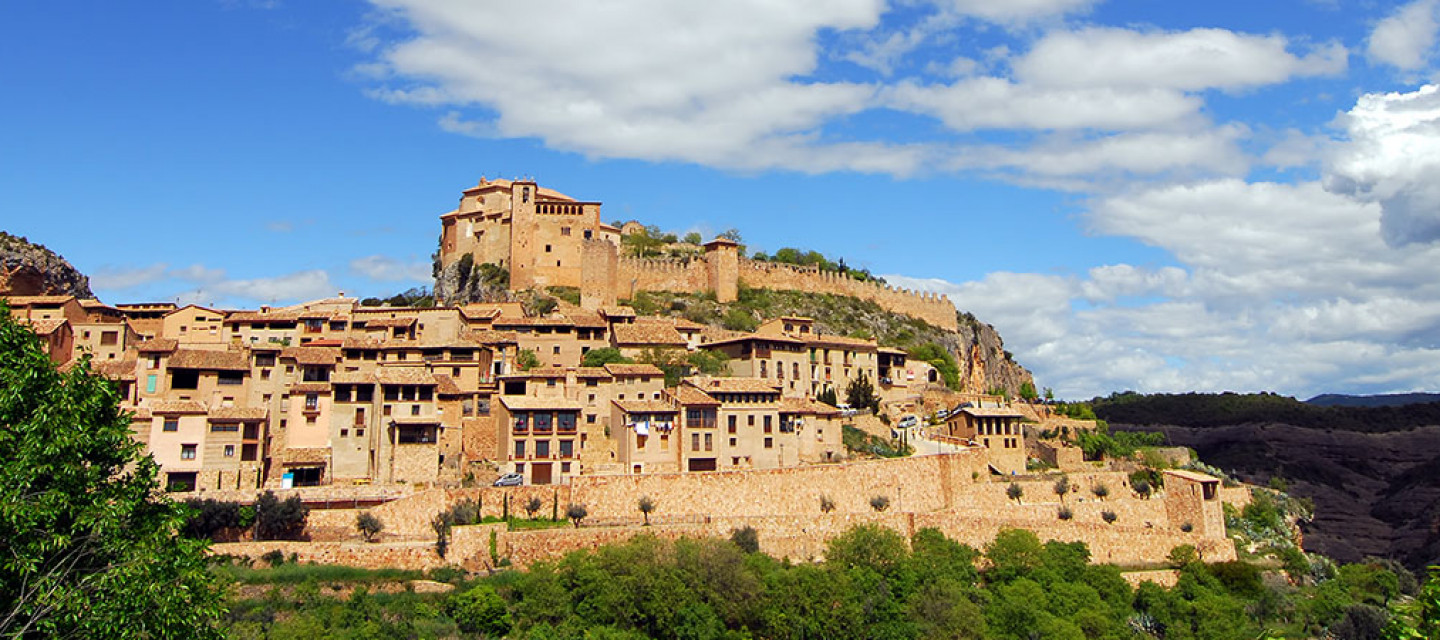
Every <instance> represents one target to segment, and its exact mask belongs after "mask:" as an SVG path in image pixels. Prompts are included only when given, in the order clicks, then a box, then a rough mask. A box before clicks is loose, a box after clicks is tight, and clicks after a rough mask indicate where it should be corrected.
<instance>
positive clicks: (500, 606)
mask: <svg viewBox="0 0 1440 640" xmlns="http://www.w3.org/2000/svg"><path fill="white" fill-rule="evenodd" d="M445 612H446V613H448V614H449V615H450V617H451V618H453V619H454V620H455V623H456V624H457V625H459V626H460V630H461V631H464V632H466V633H478V634H483V635H485V636H486V637H495V638H499V637H501V636H504V635H505V634H507V633H509V632H510V626H511V624H512V621H511V618H510V611H509V609H508V608H506V606H505V599H504V598H501V597H500V594H498V593H495V588H494V587H491V586H490V585H488V584H479V585H475V586H474V587H471V588H470V589H469V590H467V591H465V592H463V593H457V594H455V595H453V596H450V599H449V600H448V601H446V603H445Z"/></svg>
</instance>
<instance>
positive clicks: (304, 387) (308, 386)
mask: <svg viewBox="0 0 1440 640" xmlns="http://www.w3.org/2000/svg"><path fill="white" fill-rule="evenodd" d="M289 392H290V393H330V383H329V382H297V383H295V384H292V385H290V388H289Z"/></svg>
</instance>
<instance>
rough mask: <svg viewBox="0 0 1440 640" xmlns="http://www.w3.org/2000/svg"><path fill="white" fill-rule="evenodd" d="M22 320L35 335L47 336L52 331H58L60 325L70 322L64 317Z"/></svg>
mask: <svg viewBox="0 0 1440 640" xmlns="http://www.w3.org/2000/svg"><path fill="white" fill-rule="evenodd" d="M23 322H24V323H25V324H29V325H30V330H31V331H34V332H35V335H37V336H48V335H50V334H52V333H55V332H56V331H59V330H60V327H63V326H65V325H67V324H70V321H69V320H66V319H64V318H59V319H50V320H25V321H23Z"/></svg>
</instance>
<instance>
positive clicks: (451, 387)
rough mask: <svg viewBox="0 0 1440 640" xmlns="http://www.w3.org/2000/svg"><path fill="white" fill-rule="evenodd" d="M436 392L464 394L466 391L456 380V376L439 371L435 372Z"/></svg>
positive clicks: (451, 394) (453, 394)
mask: <svg viewBox="0 0 1440 640" xmlns="http://www.w3.org/2000/svg"><path fill="white" fill-rule="evenodd" d="M435 393H438V394H440V395H442V396H459V395H464V394H465V391H463V390H461V389H460V385H459V384H457V383H456V382H455V379H454V378H452V377H450V376H448V375H445V374H443V373H437V374H435Z"/></svg>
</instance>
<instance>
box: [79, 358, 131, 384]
mask: <svg viewBox="0 0 1440 640" xmlns="http://www.w3.org/2000/svg"><path fill="white" fill-rule="evenodd" d="M90 370H91V371H94V372H95V373H98V374H100V375H102V376H105V377H106V378H110V379H111V380H134V379H135V361H134V360H96V361H93V362H91V363H90Z"/></svg>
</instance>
